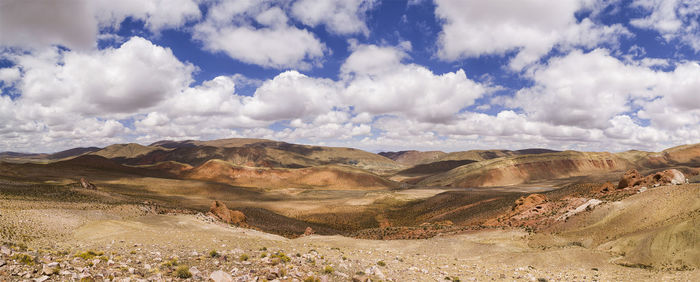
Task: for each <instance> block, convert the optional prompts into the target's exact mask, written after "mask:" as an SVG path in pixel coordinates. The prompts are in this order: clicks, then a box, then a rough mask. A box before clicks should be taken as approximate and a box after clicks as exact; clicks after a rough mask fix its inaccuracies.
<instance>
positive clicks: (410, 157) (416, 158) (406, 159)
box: [379, 150, 447, 166]
mask: <svg viewBox="0 0 700 282" xmlns="http://www.w3.org/2000/svg"><path fill="white" fill-rule="evenodd" d="M379 155H380V156H384V157H387V158H389V159H392V160H394V161H395V162H397V163H400V164H402V165H408V166H414V165H417V164H424V163H430V162H434V161H436V160H437V159H439V158H441V157H444V156H445V155H447V153H445V152H442V151H426V152H421V151H416V150H410V151H399V152H381V153H379Z"/></svg>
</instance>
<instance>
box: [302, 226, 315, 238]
mask: <svg viewBox="0 0 700 282" xmlns="http://www.w3.org/2000/svg"><path fill="white" fill-rule="evenodd" d="M313 234H314V230H313V229H311V226H307V227H306V230H304V236H311V235H313Z"/></svg>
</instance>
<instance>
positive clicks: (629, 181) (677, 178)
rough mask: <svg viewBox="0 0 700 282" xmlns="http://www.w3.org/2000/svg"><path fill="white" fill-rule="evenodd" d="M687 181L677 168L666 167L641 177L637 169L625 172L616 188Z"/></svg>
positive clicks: (677, 183)
mask: <svg viewBox="0 0 700 282" xmlns="http://www.w3.org/2000/svg"><path fill="white" fill-rule="evenodd" d="M685 183H688V179H686V178H685V175H684V174H683V173H682V172H680V171H679V170H677V169H667V170H664V171H660V172H657V173H654V174H650V175H647V176H646V177H642V176H641V175H640V174H639V172H637V170H634V169H633V170H630V171H627V172H625V174H624V175H623V176H622V179H620V183H619V184H618V185H617V188H618V189H623V188H627V187H636V186H646V187H658V186H665V185H680V184H685Z"/></svg>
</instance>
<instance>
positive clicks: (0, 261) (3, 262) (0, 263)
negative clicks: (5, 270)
mask: <svg viewBox="0 0 700 282" xmlns="http://www.w3.org/2000/svg"><path fill="white" fill-rule="evenodd" d="M3 266H5V261H4V260H1V259H0V267H3Z"/></svg>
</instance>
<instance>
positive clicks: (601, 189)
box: [591, 182, 615, 194]
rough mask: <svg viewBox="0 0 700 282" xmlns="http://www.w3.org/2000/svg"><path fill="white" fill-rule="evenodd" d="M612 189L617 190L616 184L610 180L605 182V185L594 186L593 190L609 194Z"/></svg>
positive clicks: (597, 192)
mask: <svg viewBox="0 0 700 282" xmlns="http://www.w3.org/2000/svg"><path fill="white" fill-rule="evenodd" d="M612 191H615V185H614V184H612V183H610V182H605V183H604V184H603V185H601V186H599V187H595V188H593V189H592V191H591V192H593V193H595V194H607V193H610V192H612Z"/></svg>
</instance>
